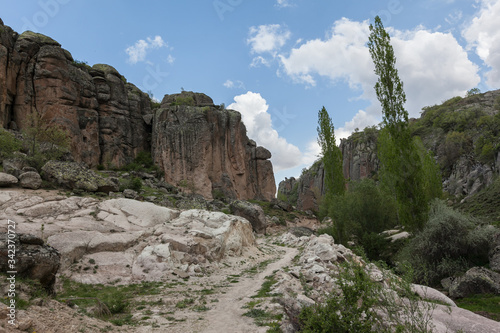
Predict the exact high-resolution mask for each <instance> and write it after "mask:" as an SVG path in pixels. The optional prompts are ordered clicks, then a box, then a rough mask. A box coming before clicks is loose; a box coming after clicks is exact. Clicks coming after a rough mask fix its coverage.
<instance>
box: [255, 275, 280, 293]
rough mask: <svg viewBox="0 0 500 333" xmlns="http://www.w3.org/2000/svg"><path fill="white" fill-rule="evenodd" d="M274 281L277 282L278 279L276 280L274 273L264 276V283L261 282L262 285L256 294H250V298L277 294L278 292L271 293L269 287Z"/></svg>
mask: <svg viewBox="0 0 500 333" xmlns="http://www.w3.org/2000/svg"><path fill="white" fill-rule="evenodd" d="M276 282H278V281H276V279H275V277H274V275H268V276H266V277H265V281H264V283H262V287H260V290H259V291H258V292H257V294H256V295H254V296H252V298H260V297H274V296H279V295H278V294H273V293H271V287H272V286H273V285H274V284H275V283H276Z"/></svg>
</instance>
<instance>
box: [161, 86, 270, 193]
mask: <svg viewBox="0 0 500 333" xmlns="http://www.w3.org/2000/svg"><path fill="white" fill-rule="evenodd" d="M152 147H153V159H154V161H155V163H156V164H158V165H159V166H160V167H161V169H162V170H164V171H165V180H166V181H167V182H168V183H172V184H174V185H177V186H179V187H181V188H183V189H184V190H185V191H189V192H194V193H199V194H202V195H203V196H204V197H206V198H213V197H215V196H220V195H222V196H224V197H226V198H233V199H262V200H271V199H272V198H274V195H275V193H276V185H275V182H274V174H273V169H272V164H271V162H270V161H269V160H268V159H269V158H270V157H271V154H270V153H269V151H267V150H266V149H265V148H262V147H257V146H256V144H255V142H253V141H251V140H249V139H248V137H247V135H246V129H245V126H244V124H243V123H242V121H241V114H240V113H239V112H236V111H233V110H225V109H221V108H220V107H217V106H215V105H214V104H213V101H212V99H211V98H210V97H208V96H206V95H204V94H198V93H192V92H182V93H181V94H175V95H166V96H165V97H164V99H163V101H162V104H161V108H160V109H159V110H157V111H156V112H155V115H154V119H153V142H152Z"/></svg>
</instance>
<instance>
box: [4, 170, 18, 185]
mask: <svg viewBox="0 0 500 333" xmlns="http://www.w3.org/2000/svg"><path fill="white" fill-rule="evenodd" d="M17 183H18V180H17V178H16V177H15V176H13V175H9V174H8V173H5V172H0V187H2V186H7V187H8V186H12V185H15V184H17Z"/></svg>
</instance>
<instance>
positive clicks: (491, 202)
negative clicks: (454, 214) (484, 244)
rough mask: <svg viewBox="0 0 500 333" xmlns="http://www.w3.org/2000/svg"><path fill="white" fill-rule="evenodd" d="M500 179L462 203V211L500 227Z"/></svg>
mask: <svg viewBox="0 0 500 333" xmlns="http://www.w3.org/2000/svg"><path fill="white" fill-rule="evenodd" d="M498 207H500V177H498V178H496V179H495V180H494V181H493V183H492V184H491V185H490V186H488V187H487V188H485V189H484V190H482V191H481V192H479V193H476V194H474V195H473V196H471V197H469V198H468V199H467V200H466V201H465V202H463V203H461V204H460V206H459V208H460V210H462V211H464V212H466V213H469V214H473V215H474V216H478V217H481V218H482V219H484V220H486V221H487V222H489V223H492V224H496V225H497V226H498V227H500V212H499V210H498Z"/></svg>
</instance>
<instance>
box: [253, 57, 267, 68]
mask: <svg viewBox="0 0 500 333" xmlns="http://www.w3.org/2000/svg"><path fill="white" fill-rule="evenodd" d="M260 65H264V66H267V67H269V66H271V63H270V61H269V60H267V59H266V58H264V57H262V56H257V57H254V58H253V59H252V62H251V63H250V67H259V66H260Z"/></svg>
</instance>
